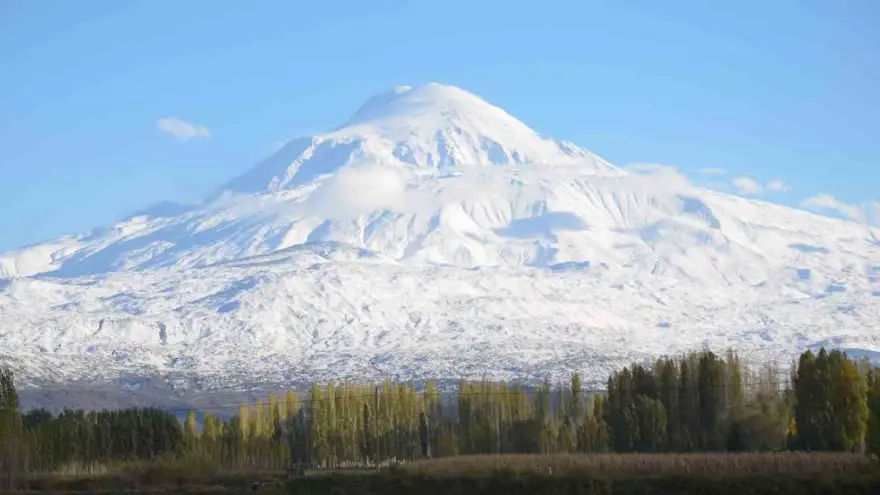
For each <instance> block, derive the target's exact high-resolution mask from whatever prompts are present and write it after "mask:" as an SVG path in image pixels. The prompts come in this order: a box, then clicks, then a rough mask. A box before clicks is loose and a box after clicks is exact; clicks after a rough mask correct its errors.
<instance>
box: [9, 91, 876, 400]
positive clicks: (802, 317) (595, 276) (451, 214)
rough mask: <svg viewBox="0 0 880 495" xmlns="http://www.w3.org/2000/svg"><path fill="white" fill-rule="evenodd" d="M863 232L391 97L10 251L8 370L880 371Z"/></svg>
mask: <svg viewBox="0 0 880 495" xmlns="http://www.w3.org/2000/svg"><path fill="white" fill-rule="evenodd" d="M218 183H220V181H218ZM878 239H880V230H878V229H877V228H875V227H870V226H866V225H862V224H858V223H854V222H848V221H844V220H840V219H834V218H828V217H824V216H819V215H816V214H813V213H809V212H806V211H802V210H798V209H795V208H790V207H786V206H781V205H777V204H772V203H769V202H764V201H759V200H753V199H745V198H741V197H737V196H732V195H727V194H722V193H719V192H715V191H711V190H707V189H702V188H699V187H696V186H694V185H692V184H691V183H690V182H689V181H688V180H687V179H686V178H685V177H683V176H681V175H680V174H678V173H676V172H675V171H672V170H670V169H668V168H665V167H660V166H648V165H646V166H640V167H627V168H619V167H615V166H613V165H611V164H610V163H608V162H606V161H605V160H603V159H602V158H600V157H598V156H596V155H595V154H593V153H591V152H590V151H587V150H585V149H582V148H580V147H578V146H576V145H574V144H572V143H568V142H564V141H558V140H555V139H552V138H549V137H545V136H541V135H539V134H538V133H537V132H535V131H533V130H532V129H530V128H529V127H528V126H526V125H525V124H523V123H522V122H520V121H518V120H517V119H515V118H514V117H512V116H511V115H509V114H508V113H506V112H505V111H503V110H501V109H499V108H497V107H495V106H493V105H491V104H489V103H487V102H485V101H484V100H482V99H480V98H479V97H477V96H475V95H473V94H471V93H468V92H467V91H464V90H462V89H459V88H456V87H452V86H445V85H440V84H433V83H432V84H428V85H424V86H419V87H409V86H401V87H397V88H394V89H392V90H390V91H388V92H385V93H382V94H379V95H376V96H374V97H373V98H371V99H369V100H368V101H367V102H366V103H365V104H364V105H363V106H362V107H361V108H360V109H358V110H357V111H356V112H355V113H354V114H353V116H352V117H351V118H350V119H349V120H348V121H347V122H346V123H344V124H343V125H342V126H341V127H339V128H337V129H335V130H333V131H331V132H328V133H326V134H322V135H317V136H312V137H302V138H296V139H293V140H291V141H289V142H288V143H287V144H286V145H284V146H283V147H282V148H281V149H280V150H279V151H277V152H276V153H275V154H273V155H272V156H270V157H268V158H267V159H265V160H264V161H262V162H260V163H257V164H256V165H255V166H254V167H252V168H251V169H249V170H247V171H245V172H244V173H243V174H241V175H240V176H238V177H236V178H232V179H231V180H228V181H227V182H226V183H225V184H223V185H222V186H219V187H218V188H217V190H216V191H215V192H214V193H212V194H211V195H209V196H208V197H207V198H205V200H204V201H203V202H201V203H200V204H196V205H177V204H174V203H168V202H165V203H160V204H158V205H156V206H154V207H152V208H147V209H145V210H143V211H141V212H138V213H137V214H135V215H133V216H131V217H130V218H126V219H123V220H121V221H119V222H117V223H116V224H114V225H109V226H104V227H100V228H97V229H94V230H93V231H91V232H87V233H83V234H75V235H66V236H63V237H60V238H58V239H54V240H51V241H48V242H45V243H40V244H37V245H33V246H27V247H24V248H20V249H16V250H13V251H9V252H5V253H0V362H6V363H9V364H11V365H12V366H13V367H14V368H15V370H16V371H17V373H18V375H19V377H20V378H19V379H20V380H22V382H23V383H24V384H26V385H28V384H30V385H32V386H37V385H39V384H45V383H49V382H52V383H65V382H73V381H83V380H87V381H88V380H90V381H92V382H97V381H102V380H103V381H110V382H112V381H113V380H115V379H118V377H121V376H127V377H131V376H172V375H174V376H187V377H196V378H197V379H198V382H199V384H200V385H199V386H200V387H202V388H203V389H205V390H215V389H216V390H220V389H229V388H239V389H247V388H248V387H254V386H257V385H259V384H267V383H278V384H280V383H288V382H298V383H303V382H309V381H315V380H318V381H322V380H349V381H359V380H380V379H387V378H390V379H395V380H423V379H426V378H435V379H450V380H451V379H457V378H460V377H487V378H490V379H497V380H513V379H519V380H524V381H537V380H542V379H546V378H549V379H561V378H563V377H565V376H566V375H567V374H569V373H571V372H572V371H578V372H580V373H582V374H583V375H584V376H585V377H586V378H587V381H588V382H592V383H594V384H597V386H599V385H600V384H601V381H602V380H603V379H604V377H605V376H606V374H607V373H608V371H609V370H610V369H612V368H615V367H618V366H621V365H623V364H627V363H629V362H631V361H634V360H645V359H652V358H653V357H656V356H659V355H661V354H668V353H676V352H681V351H684V350H689V349H694V348H702V347H709V348H713V349H719V350H720V349H724V348H728V347H733V348H735V349H737V350H739V351H740V352H741V353H742V355H743V356H744V357H745V358H746V360H747V361H753V362H755V363H760V362H765V361H769V360H773V361H777V362H780V363H782V364H786V363H787V362H789V361H790V359H791V358H792V357H793V356H794V355H796V354H797V353H798V352H800V351H801V350H802V349H804V348H807V347H815V346H820V345H826V346H835V347H839V348H843V349H848V350H851V351H852V352H855V353H860V354H861V355H873V354H872V353H875V352H877V351H880V333H878V331H880V241H878Z"/></svg>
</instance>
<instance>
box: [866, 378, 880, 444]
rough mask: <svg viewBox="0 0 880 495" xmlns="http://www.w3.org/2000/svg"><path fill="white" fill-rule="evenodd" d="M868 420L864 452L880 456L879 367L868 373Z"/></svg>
mask: <svg viewBox="0 0 880 495" xmlns="http://www.w3.org/2000/svg"><path fill="white" fill-rule="evenodd" d="M866 402H867V406H868V420H867V432H866V435H865V452H866V453H867V454H868V455H872V456H877V457H880V369H877V368H875V369H873V370H872V371H871V372H870V374H868V390H867V401H866Z"/></svg>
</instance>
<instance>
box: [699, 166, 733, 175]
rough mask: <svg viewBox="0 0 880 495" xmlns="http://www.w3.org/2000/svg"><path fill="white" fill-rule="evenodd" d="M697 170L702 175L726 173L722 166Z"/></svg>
mask: <svg viewBox="0 0 880 495" xmlns="http://www.w3.org/2000/svg"><path fill="white" fill-rule="evenodd" d="M699 172H700V173H701V174H703V175H724V174H726V173H727V170H724V169H723V168H704V169H702V170H700V171H699Z"/></svg>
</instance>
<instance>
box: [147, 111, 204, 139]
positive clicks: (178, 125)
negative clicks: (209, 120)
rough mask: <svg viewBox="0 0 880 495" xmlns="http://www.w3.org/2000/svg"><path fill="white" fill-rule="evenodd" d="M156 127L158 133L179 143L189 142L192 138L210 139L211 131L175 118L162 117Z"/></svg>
mask: <svg viewBox="0 0 880 495" xmlns="http://www.w3.org/2000/svg"><path fill="white" fill-rule="evenodd" d="M156 127H158V128H159V130H160V131H162V132H165V133H168V134H171V135H172V136H174V137H175V138H177V139H178V140H180V141H189V140H190V139H194V138H200V137H203V138H208V137H211V131H210V130H208V128H207V127H205V126H201V125H198V124H191V123H189V122H186V121H183V120H180V119H179V118H177V117H164V118H161V119H159V120H157V121H156Z"/></svg>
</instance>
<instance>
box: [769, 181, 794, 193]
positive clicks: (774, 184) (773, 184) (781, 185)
mask: <svg viewBox="0 0 880 495" xmlns="http://www.w3.org/2000/svg"><path fill="white" fill-rule="evenodd" d="M764 187H766V188H767V190H768V191H774V192H788V191H789V190H791V188H790V187H788V184H786V183H785V182H782V181H781V180H779V179H775V180H771V181H770V182H768V183H767V185H766V186H764Z"/></svg>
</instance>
